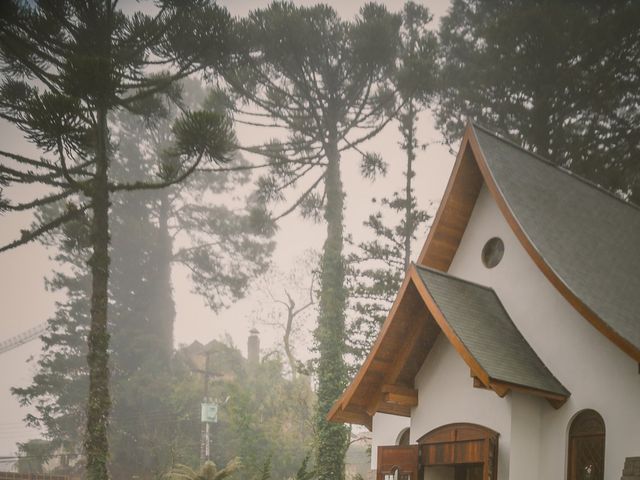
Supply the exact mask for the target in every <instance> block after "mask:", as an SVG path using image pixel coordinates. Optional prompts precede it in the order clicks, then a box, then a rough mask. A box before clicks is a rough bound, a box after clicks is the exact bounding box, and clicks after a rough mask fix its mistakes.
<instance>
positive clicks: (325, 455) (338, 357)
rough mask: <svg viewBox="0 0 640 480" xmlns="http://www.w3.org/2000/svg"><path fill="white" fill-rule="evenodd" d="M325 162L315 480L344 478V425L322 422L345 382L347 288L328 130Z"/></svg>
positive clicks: (336, 162)
mask: <svg viewBox="0 0 640 480" xmlns="http://www.w3.org/2000/svg"><path fill="white" fill-rule="evenodd" d="M327 160H328V166H327V172H326V179H325V186H326V194H327V205H326V210H325V220H326V222H327V239H326V241H325V243H324V247H323V251H322V260H321V278H320V283H321V285H320V301H319V316H318V326H317V328H316V331H315V334H314V336H315V341H316V345H317V348H318V352H319V356H320V358H319V361H318V404H317V412H316V438H317V451H316V455H317V462H316V466H317V475H318V479H319V480H341V479H343V478H344V455H345V452H346V449H347V443H348V436H347V428H346V427H345V426H344V425H340V424H335V423H329V422H327V420H326V416H327V413H329V410H330V408H331V406H332V405H333V402H334V401H335V400H336V399H337V398H338V397H339V396H340V394H341V393H342V391H343V389H344V387H345V386H346V381H347V369H346V365H345V361H344V340H345V339H344V335H345V333H344V332H345V305H346V292H345V288H344V276H345V273H344V263H343V257H342V248H343V226H342V221H343V208H344V193H343V190H342V181H341V180H340V154H339V152H338V142H337V134H336V132H335V130H333V131H331V132H330V134H329V138H328V141H327Z"/></svg>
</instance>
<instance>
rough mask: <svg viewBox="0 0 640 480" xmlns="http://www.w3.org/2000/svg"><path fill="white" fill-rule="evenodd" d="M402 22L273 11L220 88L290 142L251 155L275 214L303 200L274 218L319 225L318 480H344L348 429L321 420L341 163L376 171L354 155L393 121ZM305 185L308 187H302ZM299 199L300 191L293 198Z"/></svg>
mask: <svg viewBox="0 0 640 480" xmlns="http://www.w3.org/2000/svg"><path fill="white" fill-rule="evenodd" d="M400 23H401V20H400V17H399V16H398V15H392V14H390V13H389V12H387V10H386V9H385V8H384V7H382V6H379V5H375V4H368V5H366V6H364V7H363V8H362V10H361V11H360V15H359V16H358V17H357V18H356V19H355V20H354V21H352V22H346V21H342V20H341V19H340V18H339V17H338V15H337V14H336V12H335V11H334V10H333V9H332V8H330V7H329V6H327V5H322V4H321V5H317V6H313V7H308V8H307V7H297V6H295V5H293V4H292V3H285V2H274V3H272V4H271V5H270V6H269V7H268V8H265V9H262V10H256V11H254V12H251V14H250V15H249V18H248V19H247V20H246V21H245V22H243V23H242V24H241V25H240V31H241V32H242V33H243V34H244V37H243V38H244V39H245V40H246V44H247V45H248V50H247V52H246V55H244V56H242V57H241V60H240V61H239V62H238V63H237V64H235V65H234V67H235V68H233V69H230V70H229V71H227V72H226V74H225V78H226V79H227V81H228V82H229V84H230V85H231V87H232V88H233V90H234V91H235V93H236V94H237V95H239V96H240V97H241V99H242V100H244V101H245V102H246V104H247V106H248V108H244V106H242V107H241V108H239V109H237V110H236V116H235V120H236V121H237V122H245V123H248V124H251V125H259V126H270V127H275V128H277V129H280V131H282V130H284V131H286V132H288V134H289V137H288V138H287V139H286V140H274V141H272V142H270V143H269V144H267V145H266V146H264V147H256V148H249V150H252V151H253V152H255V153H257V154H260V155H263V156H265V157H266V158H267V159H268V164H269V166H270V172H269V174H268V175H264V176H263V177H261V178H260V180H259V187H260V190H259V194H260V196H261V197H260V198H261V199H262V200H264V201H265V202H272V203H273V202H274V201H275V202H277V201H278V200H280V202H281V204H282V201H284V200H285V199H286V197H287V193H288V192H291V191H292V190H294V189H295V188H299V189H300V190H301V191H302V193H301V194H299V195H297V198H296V200H295V201H293V202H291V203H289V205H288V206H287V207H281V208H283V210H284V211H283V212H281V213H279V214H278V215H276V216H275V217H276V218H280V217H282V216H283V215H286V214H288V213H290V212H292V211H294V210H296V209H300V211H301V212H302V213H303V214H306V215H307V216H311V217H314V218H316V219H322V218H323V219H324V221H325V222H326V225H327V237H326V240H325V243H324V246H323V250H322V256H321V261H320V263H321V265H320V291H319V298H318V307H319V318H318V325H317V328H316V330H315V332H314V341H315V345H316V348H317V352H318V355H319V358H318V362H317V378H318V408H317V412H316V466H317V469H316V473H317V475H318V478H319V479H320V480H340V479H342V478H344V454H345V451H346V448H347V443H348V435H347V429H346V427H344V426H343V425H338V424H329V423H328V422H327V421H326V415H327V413H328V411H329V409H330V408H331V406H332V404H333V402H334V401H335V400H336V399H337V398H338V396H339V395H340V394H341V393H342V391H343V389H344V388H345V386H346V383H347V368H346V364H345V359H344V354H345V308H346V295H347V292H346V290H345V287H344V281H345V265H344V258H343V244H344V229H343V216H344V201H345V199H344V197H345V188H344V185H343V182H342V178H341V172H340V164H341V160H342V158H343V155H344V154H345V153H346V152H348V151H352V152H358V153H360V154H361V155H362V158H363V164H362V171H363V175H365V176H375V174H376V173H378V172H379V171H380V170H382V169H384V165H383V164H382V161H381V159H380V157H379V156H378V155H373V154H368V153H366V152H364V151H362V150H361V148H360V147H361V144H362V143H363V142H366V141H367V140H368V139H370V138H372V137H373V136H375V135H376V134H377V133H378V132H380V131H381V130H382V128H384V126H386V125H387V123H388V122H389V121H390V120H391V119H392V118H393V116H394V115H395V112H396V110H397V108H398V98H399V97H398V92H397V91H396V90H395V89H394V86H393V83H392V82H391V76H392V72H393V71H394V68H395V58H396V56H397V54H398V44H399V27H400ZM309 177H311V178H309ZM300 190H299V191H300Z"/></svg>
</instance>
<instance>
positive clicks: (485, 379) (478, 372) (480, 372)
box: [409, 264, 490, 386]
mask: <svg viewBox="0 0 640 480" xmlns="http://www.w3.org/2000/svg"><path fill="white" fill-rule="evenodd" d="M409 276H410V277H411V279H412V281H413V283H414V285H415V286H416V287H417V289H418V293H420V296H421V297H422V300H423V301H424V303H425V305H426V306H427V309H428V310H429V312H431V315H433V318H434V319H435V321H436V323H437V324H438V326H439V327H440V329H441V330H442V332H443V333H444V334H445V336H446V337H447V339H448V340H449V342H450V343H451V345H453V348H455V349H456V351H457V352H458V354H459V355H460V356H461V357H462V359H463V360H464V361H465V363H466V364H467V365H468V366H469V368H470V369H471V372H472V373H473V376H475V377H477V378H478V379H479V380H480V381H481V382H482V383H483V384H484V385H486V386H489V380H490V378H489V375H488V374H487V372H486V371H485V370H484V369H483V368H482V367H481V366H480V364H479V363H478V361H477V360H476V359H475V358H474V357H473V355H471V352H469V350H468V349H467V347H465V346H464V344H463V343H462V341H461V340H460V338H459V337H458V335H457V334H456V332H454V331H453V329H452V328H451V326H450V325H449V322H447V319H446V318H445V316H444V314H443V313H442V311H441V310H440V307H438V304H437V303H436V301H435V300H434V298H433V297H432V296H431V293H429V290H427V287H426V286H425V285H424V282H423V281H422V278H420V274H419V273H418V270H417V269H416V267H415V265H413V264H412V265H411V266H410V267H409Z"/></svg>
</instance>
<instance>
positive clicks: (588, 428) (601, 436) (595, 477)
mask: <svg viewBox="0 0 640 480" xmlns="http://www.w3.org/2000/svg"><path fill="white" fill-rule="evenodd" d="M604 430H605V429H604V420H602V417H601V416H600V414H599V413H598V412H596V411H595V410H583V411H582V412H580V413H579V414H578V415H577V416H576V417H575V418H574V419H573V421H572V422H571V427H570V428H569V466H568V472H567V479H568V480H604V440H605V431H604Z"/></svg>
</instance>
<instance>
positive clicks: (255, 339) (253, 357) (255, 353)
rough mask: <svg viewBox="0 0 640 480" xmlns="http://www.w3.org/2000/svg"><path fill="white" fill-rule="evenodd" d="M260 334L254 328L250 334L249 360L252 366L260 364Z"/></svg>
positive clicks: (248, 345) (248, 342)
mask: <svg viewBox="0 0 640 480" xmlns="http://www.w3.org/2000/svg"><path fill="white" fill-rule="evenodd" d="M259 333H260V332H259V331H258V330H257V329H256V328H255V327H254V328H252V329H251V331H250V332H249V334H250V335H249V340H248V341H247V359H248V361H249V365H250V366H252V367H253V366H255V365H258V363H260V337H259V336H258V334H259Z"/></svg>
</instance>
